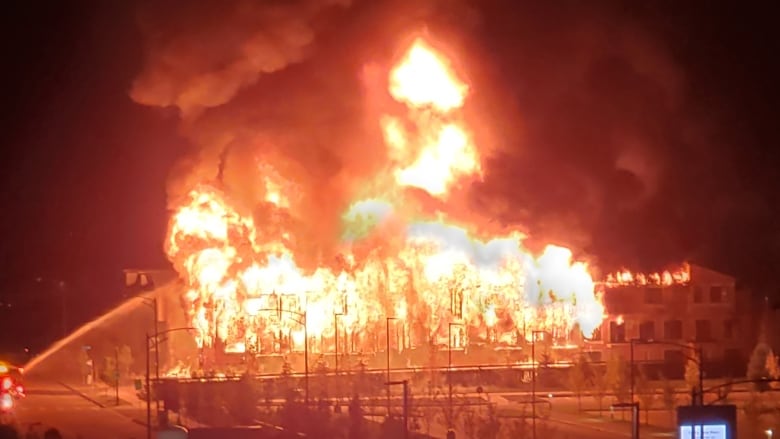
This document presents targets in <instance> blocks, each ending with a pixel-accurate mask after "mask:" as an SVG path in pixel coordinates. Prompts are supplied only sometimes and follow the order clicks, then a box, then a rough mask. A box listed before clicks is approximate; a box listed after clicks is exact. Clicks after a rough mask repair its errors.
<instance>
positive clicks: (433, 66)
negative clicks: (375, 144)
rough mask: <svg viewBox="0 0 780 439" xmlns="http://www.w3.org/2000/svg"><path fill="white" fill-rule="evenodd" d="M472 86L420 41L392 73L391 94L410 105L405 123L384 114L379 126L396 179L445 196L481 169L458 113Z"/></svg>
mask: <svg viewBox="0 0 780 439" xmlns="http://www.w3.org/2000/svg"><path fill="white" fill-rule="evenodd" d="M467 92H468V86H467V85H466V84H464V83H463V82H462V81H461V80H460V79H459V78H458V77H457V76H456V75H455V73H454V72H453V71H452V69H451V68H450V66H449V63H448V62H447V60H445V59H443V58H442V57H441V56H439V55H438V54H437V53H436V52H435V51H434V50H433V49H432V48H431V47H430V46H429V45H428V44H426V43H425V41H423V40H422V39H417V40H415V41H414V43H413V44H412V47H411V48H410V49H409V51H408V52H407V54H406V56H405V57H404V58H403V59H402V60H401V62H400V64H399V65H398V66H397V67H396V68H395V69H393V71H392V72H391V73H390V94H391V95H392V97H393V98H394V99H395V100H396V101H398V102H401V103H403V104H405V105H406V107H407V110H408V114H407V121H406V123H404V121H403V120H402V119H401V118H399V117H394V116H389V115H386V116H384V117H383V118H382V120H381V124H382V128H383V132H384V136H385V142H386V143H387V145H388V146H389V147H390V151H389V152H390V157H391V159H393V160H394V161H395V162H397V166H396V168H395V171H394V175H395V179H396V183H398V184H399V185H400V186H410V187H416V188H420V189H423V190H425V191H426V192H428V193H429V194H431V195H434V196H436V197H440V198H445V197H446V195H447V192H448V190H449V188H450V186H451V185H452V184H453V183H454V182H455V181H457V180H458V179H459V178H461V177H465V176H469V175H474V174H478V173H480V172H481V168H480V163H479V157H478V154H477V151H476V148H475V147H474V144H473V143H472V141H471V138H470V136H469V134H468V131H467V130H466V129H465V127H464V124H463V122H462V120H461V119H462V118H461V117H460V115H459V111H458V110H460V109H461V108H462V107H463V105H464V102H465V99H466V94H467Z"/></svg>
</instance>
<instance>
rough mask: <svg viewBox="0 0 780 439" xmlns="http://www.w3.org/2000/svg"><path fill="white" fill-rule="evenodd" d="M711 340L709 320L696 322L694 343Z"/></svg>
mask: <svg viewBox="0 0 780 439" xmlns="http://www.w3.org/2000/svg"><path fill="white" fill-rule="evenodd" d="M709 340H712V327H711V324H710V321H709V320H696V341H709Z"/></svg>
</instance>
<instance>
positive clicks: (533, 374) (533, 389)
mask: <svg viewBox="0 0 780 439" xmlns="http://www.w3.org/2000/svg"><path fill="white" fill-rule="evenodd" d="M536 334H544V331H540V330H538V329H534V330H532V331H531V424H532V428H533V438H534V439H536Z"/></svg>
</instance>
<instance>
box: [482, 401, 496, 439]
mask: <svg viewBox="0 0 780 439" xmlns="http://www.w3.org/2000/svg"><path fill="white" fill-rule="evenodd" d="M478 419H479V426H478V430H477V437H478V438H479V439H498V435H499V433H500V432H501V422H499V420H498V416H497V415H496V409H495V408H494V407H493V404H488V408H487V413H485V416H480V417H479V418H478Z"/></svg>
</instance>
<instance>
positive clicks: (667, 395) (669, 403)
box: [662, 378, 677, 419]
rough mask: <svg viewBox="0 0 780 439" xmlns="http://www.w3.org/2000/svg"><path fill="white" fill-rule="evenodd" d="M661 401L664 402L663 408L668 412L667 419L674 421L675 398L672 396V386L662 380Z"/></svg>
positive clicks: (670, 383)
mask: <svg viewBox="0 0 780 439" xmlns="http://www.w3.org/2000/svg"><path fill="white" fill-rule="evenodd" d="M662 390H663V401H664V408H666V410H667V411H668V412H669V417H670V418H671V419H674V408H675V406H676V403H677V398H676V397H675V394H674V386H673V385H672V382H671V381H669V380H667V379H665V378H664V379H663V388H662Z"/></svg>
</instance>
